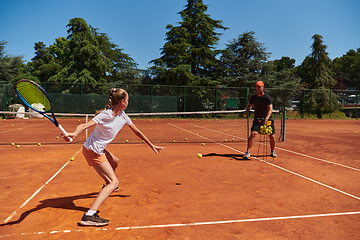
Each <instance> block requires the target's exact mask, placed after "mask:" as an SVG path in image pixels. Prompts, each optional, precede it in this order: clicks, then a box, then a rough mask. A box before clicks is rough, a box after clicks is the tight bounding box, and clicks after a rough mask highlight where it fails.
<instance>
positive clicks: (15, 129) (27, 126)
mask: <svg viewBox="0 0 360 240" xmlns="http://www.w3.org/2000/svg"><path fill="white" fill-rule="evenodd" d="M43 124H44V123H39V124H36V125H26V126H25V127H21V128H13V129H10V130H6V131H2V132H0V133H6V132H12V131H17V130H21V129H24V128H29V127H35V126H40V125H43ZM7 127H10V126H7Z"/></svg>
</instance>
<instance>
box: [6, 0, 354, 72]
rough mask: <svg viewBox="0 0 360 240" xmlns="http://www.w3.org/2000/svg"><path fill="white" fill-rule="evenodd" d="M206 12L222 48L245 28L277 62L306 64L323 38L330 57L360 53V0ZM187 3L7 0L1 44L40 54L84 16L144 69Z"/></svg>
mask: <svg viewBox="0 0 360 240" xmlns="http://www.w3.org/2000/svg"><path fill="white" fill-rule="evenodd" d="M203 2H204V4H206V5H208V11H207V12H206V13H207V14H209V15H210V17H211V18H212V19H215V20H222V21H223V26H225V27H228V28H229V29H228V30H225V31H222V30H219V29H218V30H217V32H219V33H223V35H222V36H221V39H220V42H219V45H218V46H217V48H218V49H225V47H226V44H228V43H229V41H231V40H233V39H236V38H237V37H238V36H239V35H240V34H243V33H244V32H246V31H253V32H255V37H256V38H257V41H258V42H260V43H264V46H265V47H267V51H268V52H271V53H272V54H271V57H270V60H275V59H280V58H281V57H283V56H287V57H290V58H294V59H295V60H296V65H299V64H301V62H302V61H303V60H304V59H305V57H306V56H307V55H308V54H310V52H311V44H312V42H313V40H312V39H311V37H312V36H313V35H314V34H319V35H321V36H323V41H324V43H325V44H326V45H327V46H328V48H327V52H328V53H329V57H330V58H331V59H334V58H336V57H341V56H342V55H344V54H346V52H347V51H349V50H350V49H354V50H356V49H357V48H360V14H359V9H360V1H359V0H251V1H249V0H203ZM186 4H187V0H153V1H149V0H107V1H100V0H97V1H95V0H62V1H54V0H32V1H29V0H0V26H1V28H0V40H5V41H7V42H8V43H7V46H6V49H5V50H6V51H7V54H9V55H13V56H18V55H22V56H23V57H24V60H26V61H30V60H31V58H33V57H34V52H35V51H34V45H35V42H39V41H42V42H44V43H45V44H46V45H47V46H49V45H50V44H52V43H53V42H54V41H55V39H56V38H58V37H66V36H67V35H68V34H67V27H66V25H67V24H68V23H69V20H70V19H71V18H75V17H81V18H83V19H84V20H85V21H86V22H87V23H88V24H90V25H91V26H93V27H95V28H98V29H99V32H102V33H106V34H108V36H110V38H111V39H112V41H113V42H114V43H115V44H117V45H118V46H119V48H122V49H123V52H124V53H126V54H129V55H130V56H131V57H132V58H133V59H134V60H135V61H136V62H137V63H138V64H139V66H138V67H139V68H142V69H145V68H147V67H150V66H151V65H149V64H148V62H149V61H151V60H153V59H156V58H158V57H160V52H161V51H160V48H161V47H162V46H163V45H164V43H165V40H164V39H165V33H166V31H167V30H166V25H168V24H172V25H174V26H178V22H180V21H181V18H180V15H179V14H178V12H180V11H181V10H183V9H184V6H185V5H186Z"/></svg>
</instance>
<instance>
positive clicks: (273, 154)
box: [270, 150, 277, 158]
mask: <svg viewBox="0 0 360 240" xmlns="http://www.w3.org/2000/svg"><path fill="white" fill-rule="evenodd" d="M270 156H272V157H274V158H275V157H277V155H276V152H275V151H274V150H271V154H270Z"/></svg>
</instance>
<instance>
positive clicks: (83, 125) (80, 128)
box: [61, 120, 96, 142]
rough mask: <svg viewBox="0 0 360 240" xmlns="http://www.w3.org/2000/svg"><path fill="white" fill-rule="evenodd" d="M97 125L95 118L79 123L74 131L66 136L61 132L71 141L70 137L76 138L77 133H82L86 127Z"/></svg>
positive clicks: (66, 139)
mask: <svg viewBox="0 0 360 240" xmlns="http://www.w3.org/2000/svg"><path fill="white" fill-rule="evenodd" d="M94 125H96V123H95V122H94V121H93V120H90V121H88V122H87V123H82V124H79V125H78V126H77V127H76V128H75V130H74V132H72V133H68V134H67V135H66V136H64V135H63V134H61V136H62V137H63V138H64V139H65V141H67V142H69V137H71V138H72V139H74V138H75V137H76V136H77V135H79V134H80V133H82V132H83V131H84V130H85V129H87V128H89V127H92V126H94Z"/></svg>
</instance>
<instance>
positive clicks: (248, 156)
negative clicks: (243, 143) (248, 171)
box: [244, 151, 250, 159]
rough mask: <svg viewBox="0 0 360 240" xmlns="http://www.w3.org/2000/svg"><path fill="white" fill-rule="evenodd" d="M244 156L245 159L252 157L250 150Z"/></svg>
mask: <svg viewBox="0 0 360 240" xmlns="http://www.w3.org/2000/svg"><path fill="white" fill-rule="evenodd" d="M244 158H245V159H249V158H250V152H249V151H247V152H246V153H245V155H244Z"/></svg>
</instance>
